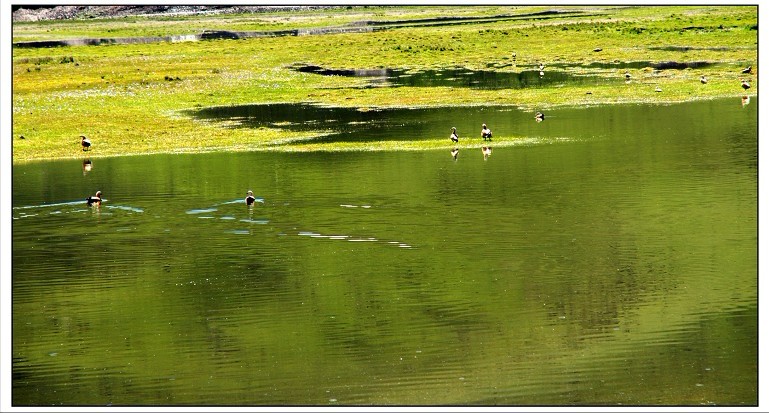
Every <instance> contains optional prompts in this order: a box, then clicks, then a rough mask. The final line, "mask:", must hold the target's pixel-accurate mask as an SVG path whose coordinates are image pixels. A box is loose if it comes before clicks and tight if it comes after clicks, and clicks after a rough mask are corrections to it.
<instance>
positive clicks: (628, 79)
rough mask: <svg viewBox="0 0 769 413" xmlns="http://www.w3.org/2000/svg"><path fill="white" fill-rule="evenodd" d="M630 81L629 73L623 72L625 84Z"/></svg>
mask: <svg viewBox="0 0 769 413" xmlns="http://www.w3.org/2000/svg"><path fill="white" fill-rule="evenodd" d="M629 81H630V72H625V82H629Z"/></svg>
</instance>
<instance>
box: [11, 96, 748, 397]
mask: <svg viewBox="0 0 769 413" xmlns="http://www.w3.org/2000/svg"><path fill="white" fill-rule="evenodd" d="M757 105H758V99H757V98H753V101H752V102H750V103H749V104H747V105H742V104H741V101H740V97H739V96H735V97H734V98H730V99H719V100H712V101H703V102H696V103H687V104H677V105H617V106H611V107H588V108H558V109H551V110H549V111H548V113H547V118H546V120H545V121H544V122H541V123H537V122H534V120H533V118H532V114H531V113H527V112H521V111H518V110H515V109H509V108H491V107H489V108H477V107H475V108H445V109H429V110H428V109H423V110H422V109H420V110H407V109H402V110H393V111H382V112H377V114H372V115H367V116H378V117H379V118H375V119H368V118H364V119H362V120H356V121H350V120H348V119H347V118H345V117H344V116H346V115H345V113H346V112H344V111H342V110H340V109H324V110H329V111H333V110H336V111H337V112H333V113H332V112H321V113H314V112H313V113H311V115H312V116H310V112H311V111H312V110H314V109H313V108H312V107H303V106H294V107H288V106H286V107H273V108H271V113H273V115H269V114H265V112H264V110H263V109H266V107H259V108H258V109H259V110H256V112H254V111H255V109H253V108H251V109H244V108H230V109H231V111H229V112H227V111H221V110H220V113H219V115H221V117H222V118H223V120H224V119H232V117H235V118H237V119H238V127H253V126H258V125H268V126H269V125H271V124H272V125H282V126H280V127H289V126H288V125H296V126H293V127H297V128H301V127H306V125H307V123H308V121H311V120H313V119H314V118H313V116H316V115H317V116H318V122H321V121H322V120H323V118H324V117H326V118H332V117H333V118H335V119H341V120H343V121H339V122H336V123H334V124H333V125H331V126H330V127H329V128H330V129H331V130H333V131H335V132H334V133H332V134H330V135H324V137H323V139H336V140H351V139H363V140H372V141H375V140H387V139H404V138H405V137H404V134H403V129H402V128H400V127H387V126H386V125H406V124H412V125H420V127H421V129H420V135H421V136H424V137H433V136H441V137H444V136H445V138H446V139H448V133H449V130H448V129H447V127H450V126H457V127H458V129H459V131H460V133H464V135H461V136H463V139H468V140H469V139H473V140H474V141H477V147H472V148H463V149H462V150H461V151H460V153H459V155H458V157H457V158H456V159H454V158H453V157H452V156H451V154H449V153H448V151H444V150H435V151H432V150H431V151H405V152H397V151H393V152H389V151H382V152H354V153H352V152H351V153H272V152H270V153H248V152H247V153H216V154H194V155H192V154H184V155H152V156H126V157H116V158H106V159H105V158H94V159H90V160H89V161H90V163H84V159H83V160H81V159H75V160H61V161H50V162H36V163H29V164H19V165H14V167H13V189H12V196H13V199H12V203H13V211H12V219H13V221H12V242H13V246H12V260H13V263H12V266H13V281H12V285H13V292H12V297H13V304H12V311H13V314H12V320H13V338H12V353H13V368H12V372H13V394H12V398H13V403H14V405H20V406H27V405H29V406H41V405H44V406H50V405H57V406H60V405H64V406H83V405H88V406H107V405H112V406H121V405H130V406H179V405H205V406H233V405H246V406H277V405H292V406H300V405H301V406H329V405H331V406H348V405H407V406H418V405H508V406H553V405H566V406H574V405H577V406H604V405H612V406H614V405H643V406H681V405H684V406H700V405H727V406H751V405H752V406H755V405H756V404H757V401H758V387H757V383H758V367H757V366H758V348H757V337H758V314H757V313H758V311H757V303H758V290H757V283H758V281H757V278H758V274H757V259H758V257H757V237H758V235H757V234H758V230H757V167H758V151H757V147H758V135H757V123H758V121H757ZM249 110H250V111H251V112H252V113H251V114H249ZM292 110H293V111H294V112H291V111H292ZM238 111H241V112H238ZM233 112H235V114H233ZM297 113H298V114H300V115H301V114H304V116H305V117H304V118H302V117H298V115H297ZM359 113H360V112H359ZM330 115H333V116H330ZM217 116H218V115H217ZM356 116H357V115H356ZM208 117H209V118H210V119H211V121H213V122H216V121H217V120H214V119H215V116H214V115H213V114H212V113H211V112H208ZM484 122H486V123H489V125H490V127H491V128H492V129H493V130H495V133H504V134H507V135H520V136H527V137H530V138H531V139H529V140H526V142H527V143H526V144H521V145H513V146H508V147H499V148H494V150H493V152H492V154H491V155H488V156H484V155H483V154H482V152H481V149H480V146H481V145H482V141H481V139H480V137H478V136H477V135H478V132H479V131H480V124H481V123H484ZM382 125H385V126H382ZM313 129H315V128H308V130H313ZM464 136H467V138H464ZM408 137H409V138H410V137H411V136H408ZM86 166H87V167H86ZM249 189H250V190H253V191H254V194H255V195H256V197H257V201H258V202H256V203H255V205H254V206H252V207H247V206H246V205H245V204H244V203H243V201H242V200H243V198H244V197H245V195H246V191H247V190H249ZM96 190H101V191H102V192H103V194H104V195H103V196H104V198H105V201H104V202H103V204H102V205H101V207H99V208H93V207H87V206H86V205H85V197H86V196H88V195H92V194H93V193H94V192H95V191H96Z"/></svg>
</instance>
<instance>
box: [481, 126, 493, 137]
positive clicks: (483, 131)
mask: <svg viewBox="0 0 769 413" xmlns="http://www.w3.org/2000/svg"><path fill="white" fill-rule="evenodd" d="M481 137H482V138H483V140H486V139H488V140H491V129H489V128H488V126H486V124H485V123H484V124H483V128H482V129H481Z"/></svg>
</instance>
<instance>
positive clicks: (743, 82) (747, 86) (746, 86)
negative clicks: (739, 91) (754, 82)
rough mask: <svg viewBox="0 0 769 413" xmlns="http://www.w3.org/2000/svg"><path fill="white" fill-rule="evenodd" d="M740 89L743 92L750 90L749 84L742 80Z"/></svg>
mask: <svg viewBox="0 0 769 413" xmlns="http://www.w3.org/2000/svg"><path fill="white" fill-rule="evenodd" d="M742 88H743V89H745V90H748V89H750V83H748V81H747V80H743V81H742Z"/></svg>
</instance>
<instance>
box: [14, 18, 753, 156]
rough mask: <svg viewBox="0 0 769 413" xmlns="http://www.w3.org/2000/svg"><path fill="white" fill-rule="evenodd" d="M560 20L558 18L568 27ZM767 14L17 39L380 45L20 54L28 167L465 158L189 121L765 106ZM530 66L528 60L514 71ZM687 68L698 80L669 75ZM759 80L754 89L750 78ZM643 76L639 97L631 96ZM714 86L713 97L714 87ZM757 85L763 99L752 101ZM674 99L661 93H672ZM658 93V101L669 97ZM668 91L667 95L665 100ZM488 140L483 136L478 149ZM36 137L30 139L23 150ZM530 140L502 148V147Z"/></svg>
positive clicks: (270, 24)
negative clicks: (94, 161)
mask: <svg viewBox="0 0 769 413" xmlns="http://www.w3.org/2000/svg"><path fill="white" fill-rule="evenodd" d="M552 11H557V12H556V13H553V12H552ZM757 20H758V10H757V7H755V6H711V5H700V6H654V7H647V6H643V7H627V6H623V7H615V6H565V5H564V6H556V7H545V6H522V7H519V6H475V7H458V6H424V7H421V6H420V7H411V6H408V7H404V6H389V7H373V6H366V7H363V6H361V7H340V8H332V9H323V10H308V11H304V12H265V13H254V14H243V15H218V16H176V17H174V16H167V17H126V18H114V19H88V20H70V21H53V22H30V23H14V25H13V42H14V43H16V42H29V41H42V40H62V39H77V38H130V37H144V36H149V37H153V36H179V35H190V34H199V33H200V32H202V31H204V30H227V31H240V32H248V31H278V30H294V29H313V28H328V27H350V25H355V24H358V25H362V24H361V23H359V22H369V23H368V25H369V26H373V27H378V29H377V30H371V31H365V32H350V33H344V32H342V33H330V34H308V35H300V36H267V37H254V38H244V39H219V40H200V41H184V42H168V41H159V42H150V43H137V44H108V45H97V46H63V47H46V48H28V47H18V46H14V48H13V57H12V68H13V84H12V87H13V97H12V99H13V112H12V114H13V162H14V163H22V162H28V161H34V160H44V159H62V158H75V157H80V156H82V151H81V149H80V146H79V143H80V138H79V136H80V135H87V136H89V137H90V138H91V140H92V141H93V142H94V144H93V148H92V150H91V152H90V156H92V157H106V156H118V155H129V154H151V153H186V152H211V151H261V150H270V151H276V150H277V151H374V150H423V149H438V148H446V149H448V148H450V147H452V146H453V144H452V142H450V141H449V140H448V134H449V128H450V126H451V125H450V123H451V122H452V120H451V119H447V120H446V122H447V123H446V124H447V128H446V129H447V130H446V133H445V136H444V135H441V136H435V137H432V138H430V139H422V140H418V141H416V140H413V139H411V137H410V136H403V139H402V140H398V141H387V142H377V141H374V142H371V141H367V142H316V141H315V140H314V139H313V138H314V137H316V136H322V135H324V134H325V133H327V132H328V131H326V130H323V129H322V128H320V129H319V130H317V131H313V132H307V131H286V130H283V129H281V128H279V127H278V126H275V127H259V128H253V129H250V128H231V127H228V126H227V125H226V124H221V123H211V122H204V121H201V120H196V119H195V118H193V117H190V116H188V115H185V111H189V110H192V109H198V108H207V107H214V106H235V105H248V104H258V103H313V104H320V105H328V106H339V107H353V108H359V110H368V109H372V108H386V107H439V106H471V105H477V106H483V105H494V106H499V105H503V106H504V105H509V106H512V107H517V108H523V109H525V110H530V111H531V112H532V115H533V113H534V112H535V111H537V110H546V109H547V108H549V107H555V106H585V105H590V106H594V105H607V104H620V103H636V102H638V103H659V104H669V103H674V102H685V101H693V100H702V99H714V98H720V97H735V98H738V97H740V96H742V95H748V96H753V95H755V94H756V93H757V86H758V85H757V76H756V75H755V73H757V70H758V67H757V63H758V61H757V54H758V49H757V43H758V34H757V33H758V30H757ZM514 55H515V58H513V56H514ZM661 62H675V63H681V64H686V65H685V66H686V67H685V68H683V69H678V68H672V69H664V70H658V69H655V64H659V63H661ZM540 63H543V64H544V65H545V71H546V72H548V71H551V70H554V71H555V70H557V71H559V72H566V73H567V74H569V75H571V76H577V77H579V76H597V77H600V78H604V79H606V81H605V82H598V83H594V84H584V83H579V82H573V83H572V82H564V83H562V84H556V85H552V86H549V87H541V88H536V87H531V88H520V89H505V88H501V89H477V88H467V87H452V86H430V87H419V86H416V87H367V80H366V79H365V78H357V77H345V76H322V75H317V74H312V73H302V72H299V71H296V70H292V69H291V67H292V66H293V65H297V64H305V65H316V66H320V67H324V68H330V69H391V68H397V69H406V70H413V71H420V70H439V69H442V68H456V67H461V68H464V69H469V70H478V71H480V70H485V71H496V72H500V73H507V72H520V71H522V70H532V69H535V68H537V66H538V65H539V64H540ZM747 66H752V67H753V71H752V73H751V74H742V73H741V69H742V68H744V67H747ZM625 73H629V74H630V76H631V81H629V82H626V81H625ZM703 75H704V76H706V77H707V79H708V83H707V84H702V83H700V80H699V79H700V76H703ZM743 79H745V80H748V81H750V82H751V84H752V86H753V87H752V88H750V89H748V90H747V91H745V90H743V89H742V88H741V87H740V82H741V80H743ZM657 88H659V89H657ZM655 89H656V90H655ZM660 89H661V91H657V90H660ZM474 134H475V132H473V135H474ZM21 136H23V137H24V138H23V139H22V138H21ZM525 138H526V136H518V135H516V134H515V132H514V131H499V132H497V133H495V145H496V146H506V145H515V144H516V143H517V142H521V141H522V140H524V139H525Z"/></svg>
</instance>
